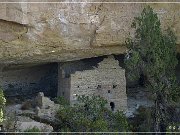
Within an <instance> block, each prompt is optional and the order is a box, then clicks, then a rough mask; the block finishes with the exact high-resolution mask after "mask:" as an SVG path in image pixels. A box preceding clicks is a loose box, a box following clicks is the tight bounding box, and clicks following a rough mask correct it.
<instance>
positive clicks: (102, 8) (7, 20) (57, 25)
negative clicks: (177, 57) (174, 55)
mask: <svg viewBox="0 0 180 135" xmlns="http://www.w3.org/2000/svg"><path fill="white" fill-rule="evenodd" d="M8 1H13V0H8ZM34 1H35V0H34ZM38 1H43V0H38ZM57 1H58V2H59V1H61V2H74V1H70V0H54V1H53V0H46V1H43V2H57ZM94 1H95V0H94ZM21 2H23V3H0V64H23V65H24V64H32V63H37V64H39V63H47V62H62V61H72V60H78V59H83V58H89V57H97V56H102V55H109V54H122V53H124V52H125V50H126V47H125V46H124V43H125V40H126V38H127V37H129V36H132V37H133V29H131V23H132V20H133V18H134V17H135V16H138V15H140V13H141V11H142V9H143V7H144V6H145V4H142V3H102V2H98V3H87V2H93V0H89V1H88V0H86V1H84V3H26V2H28V0H21ZM29 2H32V0H31V1H30V0H29ZM36 2H37V1H36ZM76 2H77V1H76ZM95 2H97V1H95ZM106 2H107V1H106ZM149 5H151V7H153V8H154V11H155V12H157V14H158V16H159V18H160V20H161V23H162V28H163V30H165V29H166V28H168V27H171V28H172V30H173V31H174V32H175V34H176V36H177V39H178V40H177V44H180V25H179V23H180V4H177V3H153V4H152V3H149ZM177 49H178V51H180V47H179V48H177Z"/></svg>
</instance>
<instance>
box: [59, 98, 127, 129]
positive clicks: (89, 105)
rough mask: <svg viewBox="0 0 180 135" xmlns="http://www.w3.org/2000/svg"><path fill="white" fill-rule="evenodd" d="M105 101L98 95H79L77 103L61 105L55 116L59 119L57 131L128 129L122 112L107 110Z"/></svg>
mask: <svg viewBox="0 0 180 135" xmlns="http://www.w3.org/2000/svg"><path fill="white" fill-rule="evenodd" d="M106 103H107V101H106V100H104V99H103V98H101V97H99V96H92V97H89V96H81V97H78V103H77V104H75V105H73V106H63V107H61V108H60V109H59V111H58V112H57V116H56V117H57V119H59V120H60V121H61V123H60V124H59V125H60V126H59V131H71V132H107V131H111V132H113V131H119V132H120V131H128V123H127V120H126V118H125V116H124V114H123V113H122V112H120V111H117V112H115V113H113V112H112V111H110V110H108V109H107V108H106V107H105V105H106Z"/></svg>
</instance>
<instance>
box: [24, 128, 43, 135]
mask: <svg viewBox="0 0 180 135" xmlns="http://www.w3.org/2000/svg"><path fill="white" fill-rule="evenodd" d="M24 132H30V133H26V135H40V133H37V132H41V131H40V129H39V128H38V127H35V126H34V127H32V128H28V129H26V130H25V131H24Z"/></svg>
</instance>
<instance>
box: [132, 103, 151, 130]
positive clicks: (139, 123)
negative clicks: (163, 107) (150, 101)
mask: <svg viewBox="0 0 180 135" xmlns="http://www.w3.org/2000/svg"><path fill="white" fill-rule="evenodd" d="M152 110H153V109H152V108H144V107H141V106H140V107H139V109H138V110H137V114H136V115H135V117H134V118H133V119H132V120H130V121H129V123H131V125H132V127H131V130H132V131H133V132H137V131H138V132H151V131H152V128H153V121H152V114H153V113H152Z"/></svg>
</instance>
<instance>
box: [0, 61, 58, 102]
mask: <svg viewBox="0 0 180 135" xmlns="http://www.w3.org/2000/svg"><path fill="white" fill-rule="evenodd" d="M57 67H58V64H57V63H48V64H41V65H33V66H28V67H26V66H24V67H23V66H21V67H20V68H19V67H18V68H11V69H6V70H2V71H1V73H0V82H1V87H2V89H3V90H4V93H5V96H6V97H7V98H21V99H22V100H23V99H26V98H32V97H34V96H37V93H39V92H43V93H44V95H45V96H48V97H52V98H54V97H56V95H57V90H58V81H57V80H58V68H57Z"/></svg>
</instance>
